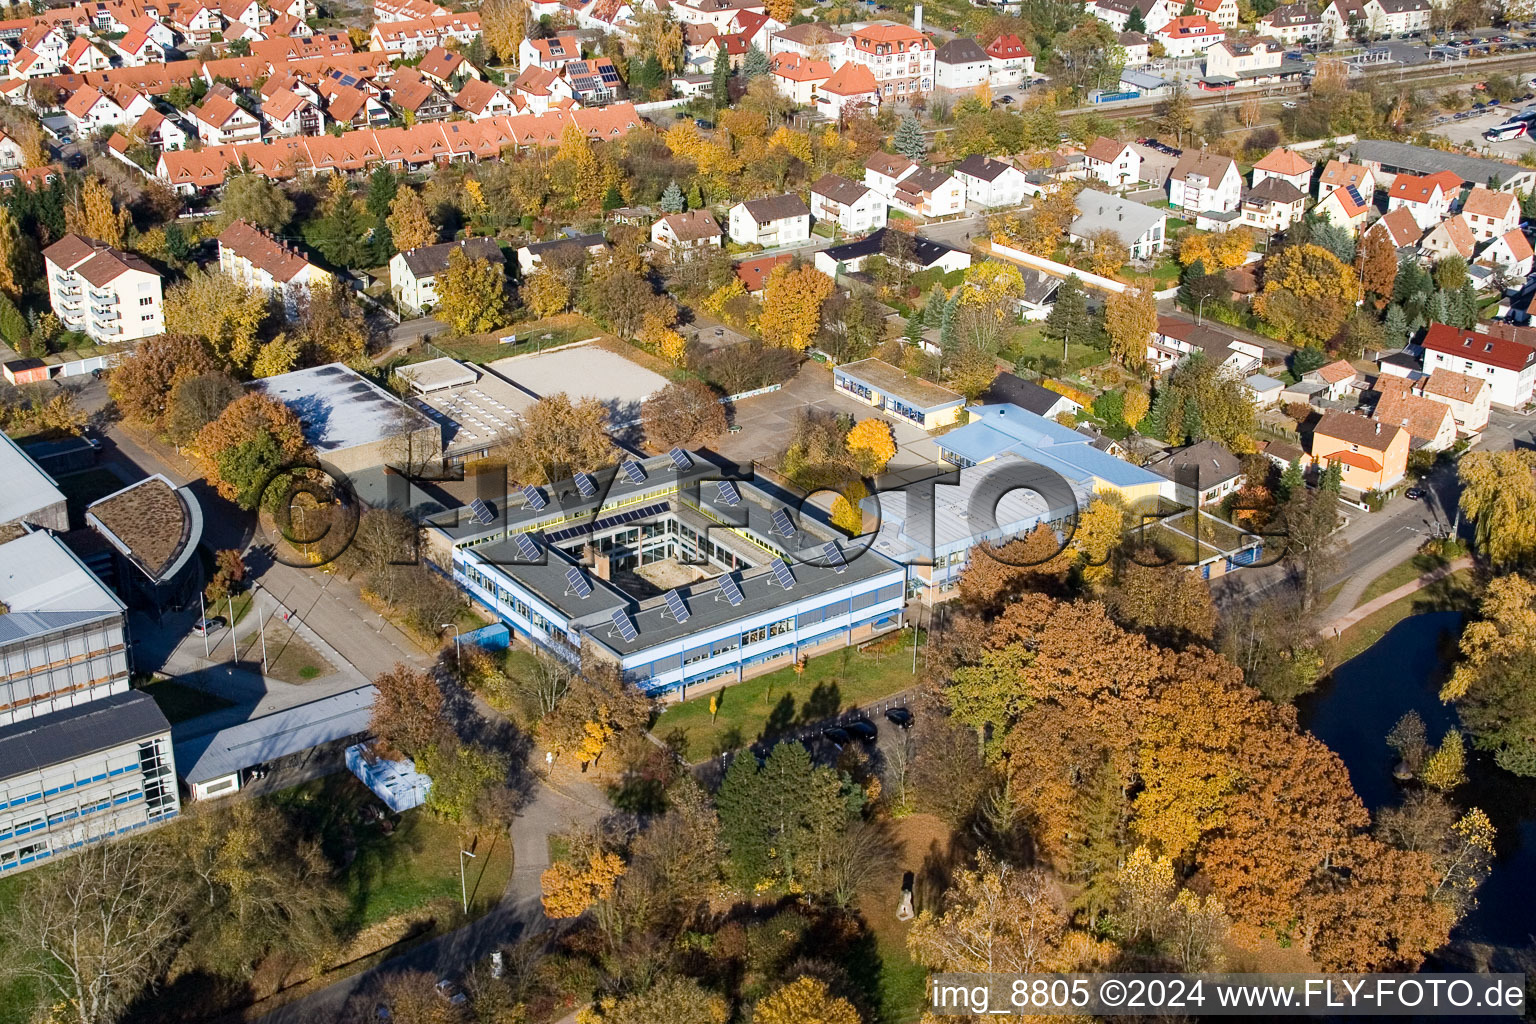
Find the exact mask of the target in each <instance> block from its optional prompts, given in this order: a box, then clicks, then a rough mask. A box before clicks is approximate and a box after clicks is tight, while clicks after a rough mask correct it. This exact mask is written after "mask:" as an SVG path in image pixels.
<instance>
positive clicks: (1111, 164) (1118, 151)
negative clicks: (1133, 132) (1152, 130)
mask: <svg viewBox="0 0 1536 1024" xmlns="http://www.w3.org/2000/svg"><path fill="white" fill-rule="evenodd" d="M1083 154H1084V156H1085V158H1086V159H1085V161H1084V168H1085V169H1086V170H1087V172H1088V174H1089V175H1090V176H1092V177H1095V178H1097V179H1099V180H1100V181H1102V182H1104V183H1105V184H1106V185H1113V186H1116V187H1119V186H1121V185H1134V184H1135V183H1136V182H1138V181H1140V180H1141V154H1140V153H1138V152H1137V151H1136V147H1135V146H1132V145H1131V144H1130V143H1129V142H1120V141H1117V140H1115V139H1111V138H1107V137H1105V136H1103V135H1100V136H1099V137H1098V138H1096V139H1094V140H1093V141H1092V142H1090V143H1089V144H1088V148H1087V149H1085V150H1084V151H1083Z"/></svg>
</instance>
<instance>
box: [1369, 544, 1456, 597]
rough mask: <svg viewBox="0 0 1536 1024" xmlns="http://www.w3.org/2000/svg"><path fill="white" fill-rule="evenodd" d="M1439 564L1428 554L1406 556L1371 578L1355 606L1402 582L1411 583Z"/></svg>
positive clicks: (1394, 587)
mask: <svg viewBox="0 0 1536 1024" xmlns="http://www.w3.org/2000/svg"><path fill="white" fill-rule="evenodd" d="M1441 564H1442V563H1441V562H1440V561H1438V560H1437V559H1434V558H1431V557H1430V556H1428V555H1418V554H1416V555H1413V556H1411V557H1409V558H1406V559H1404V560H1403V561H1401V562H1399V563H1397V564H1396V565H1394V566H1393V567H1392V568H1390V569H1388V570H1387V571H1386V572H1384V573H1382V574H1381V575H1380V576H1377V577H1376V578H1375V579H1374V580H1372V581H1371V582H1370V584H1369V585H1368V586H1367V587H1366V588H1365V590H1364V591H1363V592H1361V594H1360V600H1359V601H1357V602H1356V603H1355V607H1356V608H1358V607H1360V606H1361V605H1362V604H1365V603H1366V602H1368V601H1373V600H1375V599H1376V598H1378V597H1380V596H1381V595H1382V594H1385V593H1387V592H1388V591H1390V590H1396V589H1397V588H1398V587H1400V586H1402V585H1403V584H1404V583H1412V582H1413V581H1414V580H1416V579H1418V578H1419V577H1420V576H1423V575H1424V574H1425V573H1427V572H1432V571H1433V570H1434V569H1435V568H1436V567H1437V566H1439V565H1441Z"/></svg>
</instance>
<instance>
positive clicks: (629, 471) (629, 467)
mask: <svg viewBox="0 0 1536 1024" xmlns="http://www.w3.org/2000/svg"><path fill="white" fill-rule="evenodd" d="M624 475H625V476H627V477H629V482H630V483H632V484H643V483H645V467H644V466H642V465H640V463H638V462H636V461H635V460H634V459H629V460H627V461H626V462H625V463H624Z"/></svg>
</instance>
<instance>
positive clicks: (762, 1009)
mask: <svg viewBox="0 0 1536 1024" xmlns="http://www.w3.org/2000/svg"><path fill="white" fill-rule="evenodd" d="M752 1024H860V1021H859V1011H857V1010H855V1009H854V1008H853V1004H852V1003H850V1002H849V1001H848V1000H846V999H844V998H843V997H842V996H838V995H833V994H832V992H831V990H829V989H828V988H827V983H826V982H824V981H822V980H821V979H820V978H813V977H810V976H809V975H806V976H802V977H799V978H796V979H795V980H794V981H792V982H790V983H789V984H788V985H781V986H780V987H779V988H776V989H774V990H773V991H772V992H770V993H768V994H767V995H766V996H764V997H763V998H762V999H760V1000H758V1003H757V1006H756V1007H754V1008H753V1010H752Z"/></svg>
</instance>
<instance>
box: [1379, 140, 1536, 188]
mask: <svg viewBox="0 0 1536 1024" xmlns="http://www.w3.org/2000/svg"><path fill="white" fill-rule="evenodd" d="M1350 152H1351V155H1352V157H1353V159H1354V160H1355V161H1356V162H1357V163H1362V164H1365V165H1366V166H1367V167H1369V168H1371V169H1372V170H1375V171H1379V172H1381V173H1383V174H1386V175H1388V176H1395V175H1398V174H1414V175H1428V174H1438V173H1440V172H1441V171H1449V172H1451V173H1452V174H1454V175H1456V176H1457V177H1458V178H1460V179H1461V182H1462V184H1463V185H1464V186H1466V185H1481V186H1482V187H1484V188H1487V189H1492V190H1493V191H1495V192H1529V191H1531V189H1532V187H1533V186H1536V171H1533V170H1531V169H1530V168H1529V167H1521V166H1520V165H1518V164H1512V163H1505V162H1503V161H1502V160H1489V159H1488V158H1486V157H1480V156H1466V155H1464V154H1462V153H1451V152H1447V151H1445V150H1440V149H1430V148H1429V147H1427V146H1415V145H1413V144H1412V143H1408V142H1392V141H1390V140H1387V139H1361V140H1360V141H1359V142H1356V143H1355V144H1354V145H1353V146H1351V147H1350Z"/></svg>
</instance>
